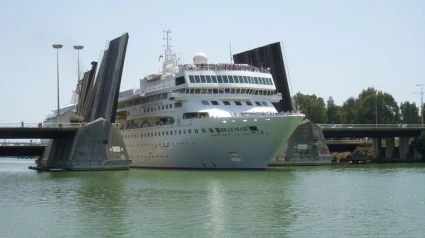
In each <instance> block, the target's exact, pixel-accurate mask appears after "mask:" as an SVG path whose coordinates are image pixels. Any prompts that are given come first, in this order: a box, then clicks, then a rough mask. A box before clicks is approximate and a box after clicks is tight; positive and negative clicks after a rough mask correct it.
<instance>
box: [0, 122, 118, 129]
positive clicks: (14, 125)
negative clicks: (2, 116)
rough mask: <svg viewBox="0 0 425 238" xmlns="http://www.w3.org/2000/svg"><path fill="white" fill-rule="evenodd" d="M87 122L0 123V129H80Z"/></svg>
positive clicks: (115, 124)
mask: <svg viewBox="0 0 425 238" xmlns="http://www.w3.org/2000/svg"><path fill="white" fill-rule="evenodd" d="M87 124H88V123H87V122H81V123H59V124H51V125H43V124H41V123H24V124H23V125H22V124H21V123H0V128H2V127H3V128H61V127H82V126H85V125H87ZM112 125H114V126H116V127H118V128H119V127H120V125H121V123H112Z"/></svg>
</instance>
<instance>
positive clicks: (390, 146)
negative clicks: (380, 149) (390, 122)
mask: <svg viewBox="0 0 425 238" xmlns="http://www.w3.org/2000/svg"><path fill="white" fill-rule="evenodd" d="M394 147H395V138H394V137H385V158H386V159H391V158H393V156H394Z"/></svg>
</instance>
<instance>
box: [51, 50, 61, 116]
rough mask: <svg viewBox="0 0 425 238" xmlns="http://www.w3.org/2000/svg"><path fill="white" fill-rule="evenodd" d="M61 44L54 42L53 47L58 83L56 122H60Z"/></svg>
mask: <svg viewBox="0 0 425 238" xmlns="http://www.w3.org/2000/svg"><path fill="white" fill-rule="evenodd" d="M62 47H63V45H61V44H54V45H53V48H55V49H56V70H57V84H58V111H57V115H56V124H58V122H59V123H60V118H59V117H60V113H59V109H60V108H59V107H60V104H59V49H60V48H62Z"/></svg>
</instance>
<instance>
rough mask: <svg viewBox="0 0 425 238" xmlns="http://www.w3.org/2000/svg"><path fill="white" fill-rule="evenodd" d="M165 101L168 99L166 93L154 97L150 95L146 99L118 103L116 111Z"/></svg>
mask: <svg viewBox="0 0 425 238" xmlns="http://www.w3.org/2000/svg"><path fill="white" fill-rule="evenodd" d="M166 99H168V97H167V93H160V94H156V95H152V96H148V97H141V98H135V99H132V100H129V101H125V102H119V103H118V109H121V108H125V107H130V106H134V105H139V104H146V103H151V102H156V101H161V100H166Z"/></svg>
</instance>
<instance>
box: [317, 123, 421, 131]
mask: <svg viewBox="0 0 425 238" xmlns="http://www.w3.org/2000/svg"><path fill="white" fill-rule="evenodd" d="M317 125H318V126H319V127H320V128H322V129H335V130H338V129H350V128H353V129H355V128H357V129H368V128H370V129H372V128H382V129H385V128H386V129H400V128H407V129H420V128H425V127H424V125H421V124H317Z"/></svg>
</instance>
